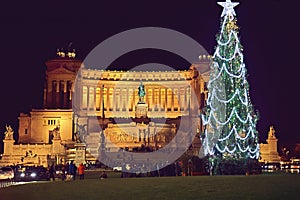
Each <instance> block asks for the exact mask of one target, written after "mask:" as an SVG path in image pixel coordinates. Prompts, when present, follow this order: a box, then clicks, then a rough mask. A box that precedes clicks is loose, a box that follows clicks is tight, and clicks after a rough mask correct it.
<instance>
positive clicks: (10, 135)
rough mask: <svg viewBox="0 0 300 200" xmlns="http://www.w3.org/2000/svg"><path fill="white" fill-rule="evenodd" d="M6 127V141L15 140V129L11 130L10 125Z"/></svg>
mask: <svg viewBox="0 0 300 200" xmlns="http://www.w3.org/2000/svg"><path fill="white" fill-rule="evenodd" d="M5 127H6V131H5V133H4V135H5V139H6V140H12V139H13V134H14V131H13V129H12V128H11V126H10V125H6V126H5Z"/></svg>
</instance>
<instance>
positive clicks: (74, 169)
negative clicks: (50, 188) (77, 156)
mask: <svg viewBox="0 0 300 200" xmlns="http://www.w3.org/2000/svg"><path fill="white" fill-rule="evenodd" d="M48 172H49V177H50V180H53V181H55V178H61V180H62V181H70V180H76V176H77V175H78V176H79V180H83V179H84V173H85V166H84V165H83V163H80V164H79V165H78V166H76V165H75V163H74V162H73V160H72V161H71V162H70V163H66V164H60V165H55V164H54V163H52V165H50V166H49V167H48Z"/></svg>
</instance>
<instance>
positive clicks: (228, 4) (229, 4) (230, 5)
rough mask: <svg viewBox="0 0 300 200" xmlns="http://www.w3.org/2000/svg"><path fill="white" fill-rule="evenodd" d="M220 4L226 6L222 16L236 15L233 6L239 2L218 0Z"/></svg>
mask: <svg viewBox="0 0 300 200" xmlns="http://www.w3.org/2000/svg"><path fill="white" fill-rule="evenodd" d="M218 4H219V5H221V6H223V7H224V10H223V12H222V15H221V17H223V16H224V15H229V16H232V15H234V16H235V11H234V9H233V8H234V7H235V6H237V5H239V3H237V2H235V3H233V2H231V0H226V2H218Z"/></svg>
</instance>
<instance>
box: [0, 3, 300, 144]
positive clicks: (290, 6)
mask: <svg viewBox="0 0 300 200" xmlns="http://www.w3.org/2000/svg"><path fill="white" fill-rule="evenodd" d="M222 1H225V0H222ZM54 2H55V1H49V2H46V1H39V3H30V1H19V2H16V1H13V2H12V3H8V4H3V3H1V4H2V5H1V6H0V35H1V37H0V56H1V60H2V62H1V70H2V76H1V79H0V87H1V105H0V126H1V127H0V130H1V132H3V131H4V127H5V124H6V123H9V124H12V126H13V128H14V130H15V131H17V128H18V127H17V124H18V119H17V117H18V115H19V113H20V112H27V111H28V110H29V109H30V108H37V107H39V106H41V105H42V92H43V81H44V77H45V64H44V63H45V61H46V60H49V59H52V58H54V57H55V56H56V49H57V48H60V47H67V46H68V44H69V43H70V42H72V43H73V48H75V49H76V51H77V54H78V55H79V58H81V59H84V57H85V56H86V55H87V54H88V52H89V51H91V50H92V49H93V48H94V47H95V46H97V45H98V44H99V43H101V42H102V41H103V40H105V39H107V38H108V37H110V36H113V35H114V34H117V33H119V32H122V31H125V30H129V29H133V28H139V27H148V26H154V27H164V28H169V29H173V30H176V31H179V32H182V33H184V34H186V35H188V36H190V37H192V38H193V39H195V40H196V41H198V42H199V43H200V44H201V45H203V47H204V48H205V49H206V50H207V51H208V52H209V53H210V54H213V52H214V47H215V45H216V40H215V35H216V34H217V33H218V32H219V29H220V15H221V13H222V7H221V6H219V5H218V4H217V3H216V2H217V1H216V0H197V1H194V0H193V1H192V0H191V1H166V0H163V1H146V0H145V1H144V0H143V1H141V0H140V1H119V2H116V1H97V2H98V3H87V2H86V1H79V2H80V3H76V2H74V1H66V2H65V1H60V2H56V3H54ZM108 2H110V3H108ZM298 10H299V7H297V5H296V1H294V2H293V1H283V0H247V1H246V0H244V1H242V2H241V1H240V5H238V6H237V7H235V11H236V14H237V19H238V25H239V27H240V38H241V43H242V45H243V47H244V51H243V53H244V57H245V63H246V66H247V69H248V74H249V77H248V81H249V83H250V96H251V100H252V103H253V104H254V105H255V107H256V108H257V109H258V110H259V112H260V120H259V122H258V125H257V129H258V131H259V133H260V139H261V140H265V139H266V136H267V132H268V129H269V126H270V125H274V126H275V130H276V133H277V137H278V138H279V144H280V145H281V146H283V145H286V144H289V145H294V144H295V143H297V142H298V143H300V133H299V132H298V127H297V123H299V122H298V121H299V114H300V109H299V106H298V103H299V99H298V94H297V93H298V91H299V88H298V86H299V83H298V80H299V77H298V71H299V68H300V65H299V63H300V62H299V61H298V58H299V57H300V50H299V45H300V42H299V36H300V30H299V27H298V26H299V13H298V12H299V11H298ZM140 55H141V54H140V52H137V53H136V54H129V55H127V57H126V55H125V56H123V57H122V59H119V60H118V61H116V62H115V63H114V64H115V66H118V68H120V69H122V67H123V66H132V67H134V66H135V65H138V64H143V63H145V62H153V60H154V61H155V62H158V61H159V59H161V58H162V57H161V56H160V53H159V52H155V51H154V52H151V56H149V55H148V56H147V54H146V55H143V56H140ZM141 57H143V59H142V58H141ZM171 57H172V56H171ZM170 60H171V61H170ZM161 62H162V63H164V64H169V65H174V66H183V68H185V67H186V66H184V65H185V64H186V63H184V62H181V60H180V59H167V61H166V60H164V59H162V60H161Z"/></svg>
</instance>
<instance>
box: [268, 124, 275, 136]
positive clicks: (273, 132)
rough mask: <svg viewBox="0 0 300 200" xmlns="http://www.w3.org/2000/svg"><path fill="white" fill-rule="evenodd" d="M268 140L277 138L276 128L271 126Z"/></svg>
mask: <svg viewBox="0 0 300 200" xmlns="http://www.w3.org/2000/svg"><path fill="white" fill-rule="evenodd" d="M268 138H275V129H274V126H270V130H269V135H268Z"/></svg>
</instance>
